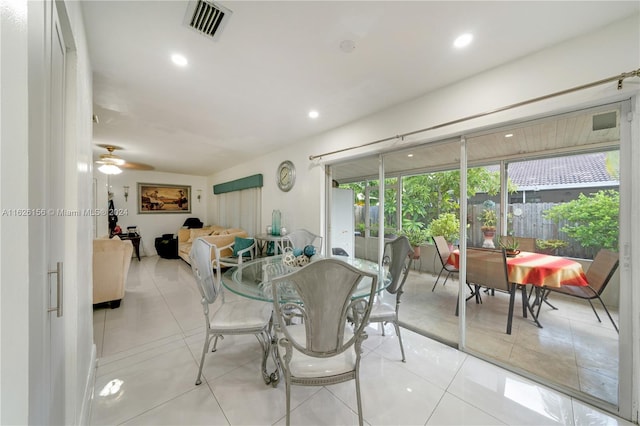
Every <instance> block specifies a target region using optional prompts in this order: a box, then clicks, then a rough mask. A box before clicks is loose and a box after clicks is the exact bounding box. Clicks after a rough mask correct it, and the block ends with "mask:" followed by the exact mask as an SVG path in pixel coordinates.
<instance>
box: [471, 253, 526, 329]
mask: <svg viewBox="0 0 640 426" xmlns="http://www.w3.org/2000/svg"><path fill="white" fill-rule="evenodd" d="M467 284H469V285H473V286H474V287H475V290H474V292H473V294H475V295H476V297H477V295H478V294H479V290H480V287H485V288H489V289H496V290H502V291H506V292H507V293H509V310H508V313H507V334H511V324H512V322H513V308H514V305H515V300H516V291H517V289H518V285H517V284H513V283H510V282H509V275H508V273H507V256H506V254H505V251H504V249H502V250H492V249H480V248H468V249H467ZM467 300H468V299H467ZM523 303H525V298H524V293H523Z"/></svg>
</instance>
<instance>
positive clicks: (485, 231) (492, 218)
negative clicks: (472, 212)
mask: <svg viewBox="0 0 640 426" xmlns="http://www.w3.org/2000/svg"><path fill="white" fill-rule="evenodd" d="M478 220H479V221H480V222H481V223H482V226H481V227H480V230H481V231H482V235H484V242H483V243H482V247H488V248H495V245H494V244H493V237H494V236H495V235H496V223H497V222H498V215H497V214H496V211H495V209H492V208H486V209H484V210H482V214H480V217H478Z"/></svg>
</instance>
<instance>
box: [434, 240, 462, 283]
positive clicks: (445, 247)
mask: <svg viewBox="0 0 640 426" xmlns="http://www.w3.org/2000/svg"><path fill="white" fill-rule="evenodd" d="M431 238H432V239H433V243H434V244H435V246H436V251H437V252H438V257H439V258H440V264H441V265H442V268H440V272H439V273H438V278H436V282H435V283H434V284H433V288H432V289H431V291H434V290H435V289H436V285H438V280H440V276H441V275H442V273H443V272H445V271H446V272H447V276H446V277H445V278H444V282H443V283H442V285H445V284H446V283H447V279H449V276H450V275H451V274H457V273H458V272H459V271H458V268H456V267H455V266H453V265H451V264H449V263H447V259H449V255H450V254H451V251H450V250H449V244H448V243H447V240H446V239H445V238H444V237H443V236H435V237H431Z"/></svg>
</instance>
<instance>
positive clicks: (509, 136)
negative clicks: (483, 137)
mask: <svg viewBox="0 0 640 426" xmlns="http://www.w3.org/2000/svg"><path fill="white" fill-rule="evenodd" d="M504 137H505V138H512V137H513V133H507V134H506V135H504Z"/></svg>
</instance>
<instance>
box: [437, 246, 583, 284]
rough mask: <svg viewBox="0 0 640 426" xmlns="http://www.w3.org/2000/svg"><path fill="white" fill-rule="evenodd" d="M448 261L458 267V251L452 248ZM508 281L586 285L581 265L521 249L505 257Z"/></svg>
mask: <svg viewBox="0 0 640 426" xmlns="http://www.w3.org/2000/svg"><path fill="white" fill-rule="evenodd" d="M448 263H449V264H451V265H453V266H455V267H456V268H459V265H460V252H459V251H458V250H454V251H452V252H451V255H450V256H449V259H448ZM507 271H508V274H509V281H510V282H512V283H518V284H533V285H535V286H546V287H560V286H563V285H576V286H586V285H588V282H587V277H586V275H585V274H584V271H583V270H582V265H580V264H579V263H578V262H576V261H574V260H569V259H566V258H564V257H558V256H549V255H547V254H542V253H530V252H526V251H523V252H521V253H520V254H518V255H517V256H516V257H509V258H507Z"/></svg>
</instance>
